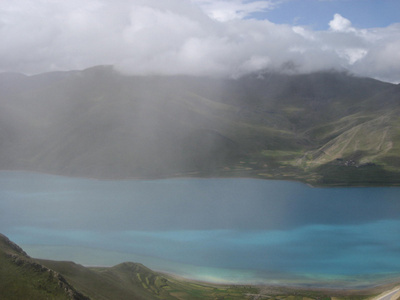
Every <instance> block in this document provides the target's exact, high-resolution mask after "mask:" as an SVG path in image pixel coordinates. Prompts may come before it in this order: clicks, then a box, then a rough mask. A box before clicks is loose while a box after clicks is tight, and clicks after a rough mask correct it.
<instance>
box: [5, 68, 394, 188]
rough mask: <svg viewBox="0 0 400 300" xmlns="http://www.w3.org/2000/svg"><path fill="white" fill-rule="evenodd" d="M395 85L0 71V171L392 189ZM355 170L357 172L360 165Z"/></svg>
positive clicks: (334, 76)
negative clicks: (247, 179) (287, 181)
mask: <svg viewBox="0 0 400 300" xmlns="http://www.w3.org/2000/svg"><path fill="white" fill-rule="evenodd" d="M399 104H400V86H398V85H393V84H389V83H384V82H380V81H377V80H373V79H369V78H358V77H354V76H351V75H349V74H346V73H338V72H320V73H313V74H308V75H283V74H270V73H265V74H254V75H249V76H246V77H242V78H239V79H219V78H202V77H190V76H164V77H163V76H142V77H140V76H124V75H121V74H119V73H117V72H116V71H114V70H113V68H112V67H110V66H99V67H94V68H91V69H87V70H83V71H70V72H55V73H45V74H40V75H35V76H24V75H21V74H13V73H4V74H0V149H1V152H0V169H23V170H32V171H40V172H47V173H55V174H62V175H68V176H89V177H96V178H106V179H121V178H143V177H146V178H155V177H171V176H226V177H230V176H248V177H258V178H274V179H295V180H300V181H304V182H308V183H311V184H313V185H398V184H399V183H400V151H399V150H400V119H399V117H398V116H399V115H400V114H399V109H400V108H399ZM361 167H362V168H361Z"/></svg>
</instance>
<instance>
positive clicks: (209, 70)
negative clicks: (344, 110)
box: [0, 0, 400, 83]
mask: <svg viewBox="0 0 400 300" xmlns="http://www.w3.org/2000/svg"><path fill="white" fill-rule="evenodd" d="M399 11H400V1H399V0H258V1H249V0H68V1H65V0H1V1H0V71H14V72H23V73H26V74H36V73H41V72H47V71H53V70H71V69H83V68H87V67H90V66H94V65H100V64H112V65H114V66H116V68H118V69H119V70H121V71H123V72H125V73H129V74H194V75H212V76H230V77H239V76H241V75H243V74H247V73H250V72H254V71H260V70H283V71H285V72H312V71H318V70H326V69H339V70H343V69H345V70H349V71H350V72H352V73H355V74H358V75H362V76H370V77H374V78H377V79H381V80H385V81H390V82H395V83H398V82H400V20H399V19H400V13H399Z"/></svg>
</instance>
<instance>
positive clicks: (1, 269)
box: [0, 234, 398, 300]
mask: <svg viewBox="0 0 400 300" xmlns="http://www.w3.org/2000/svg"><path fill="white" fill-rule="evenodd" d="M397 284H398V283H397ZM394 286H396V282H391V283H388V284H387V285H380V286H378V287H375V288H365V289H361V290H340V289H335V290H324V289H321V288H319V289H312V288H311V287H307V288H306V287H294V286H292V287H285V286H276V285H274V286H267V285H265V286H249V285H222V284H211V283H205V282H196V281H191V280H188V279H184V278H179V277H176V276H172V275H168V274H161V273H157V272H154V271H152V270H150V269H148V268H146V267H145V266H143V265H141V264H138V263H130V262H126V263H122V264H119V265H116V266H114V267H110V268H106V267H90V268H89V267H84V266H82V265H78V264H75V263H73V262H65V261H50V260H41V259H40V260H39V259H33V258H30V257H29V256H27V254H26V253H25V252H24V251H23V250H22V249H21V248H20V247H19V246H17V245H16V244H14V243H13V242H11V241H10V240H9V239H8V238H7V237H5V236H4V235H1V234H0V298H1V299H2V300H12V299H18V300H20V299H37V300H42V299H52V300H53V299H73V300H89V299H92V300H128V299H166V300H167V299H181V300H191V299H249V300H250V299H279V300H317V299H326V300H331V299H332V300H333V299H337V300H340V299H354V300H360V299H369V298H371V296H372V295H377V294H379V293H382V292H384V291H386V290H389V289H391V288H393V287H394Z"/></svg>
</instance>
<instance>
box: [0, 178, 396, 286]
mask: <svg viewBox="0 0 400 300" xmlns="http://www.w3.org/2000/svg"><path fill="white" fill-rule="evenodd" d="M0 232H2V233H4V234H6V235H7V236H8V237H9V238H10V239H12V240H13V241H14V242H16V243H18V244H20V245H23V246H24V249H25V250H26V251H27V252H28V254H30V255H31V256H34V257H41V258H49V259H60V260H74V261H76V262H78V263H81V264H85V265H105V266H108V265H114V264H117V263H119V262H123V261H127V260H129V261H138V262H142V263H144V264H145V265H147V266H149V267H151V268H153V269H157V270H161V271H167V272H173V273H177V274H179V275H183V276H187V277H191V278H195V279H201V280H211V281H221V282H246V283H277V282H283V281H285V282H293V283H299V282H302V283H310V282H311V283H315V284H317V283H324V284H327V283H326V282H327V281H331V282H332V281H335V282H342V280H345V281H347V282H349V281H350V278H351V280H352V281H354V282H355V283H356V284H360V285H361V284H363V283H365V282H367V281H370V280H376V278H378V277H379V278H381V277H382V278H384V277H386V276H398V275H399V274H400V189H399V188H310V187H308V186H306V185H304V184H300V183H295V182H286V181H263V180H255V179H166V180H152V181H146V180H137V181H99V180H90V179H82V178H68V177H61V176H51V175H44V174H35V173H27V172H0ZM371 276H372V279H371Z"/></svg>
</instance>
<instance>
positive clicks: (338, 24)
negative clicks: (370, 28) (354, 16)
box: [329, 14, 355, 32]
mask: <svg viewBox="0 0 400 300" xmlns="http://www.w3.org/2000/svg"><path fill="white" fill-rule="evenodd" d="M329 27H330V29H331V30H333V31H341V32H354V31H355V29H354V28H353V27H352V26H351V22H350V20H348V19H346V18H343V17H342V16H341V15H339V14H335V15H334V16H333V20H332V21H330V22H329Z"/></svg>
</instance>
